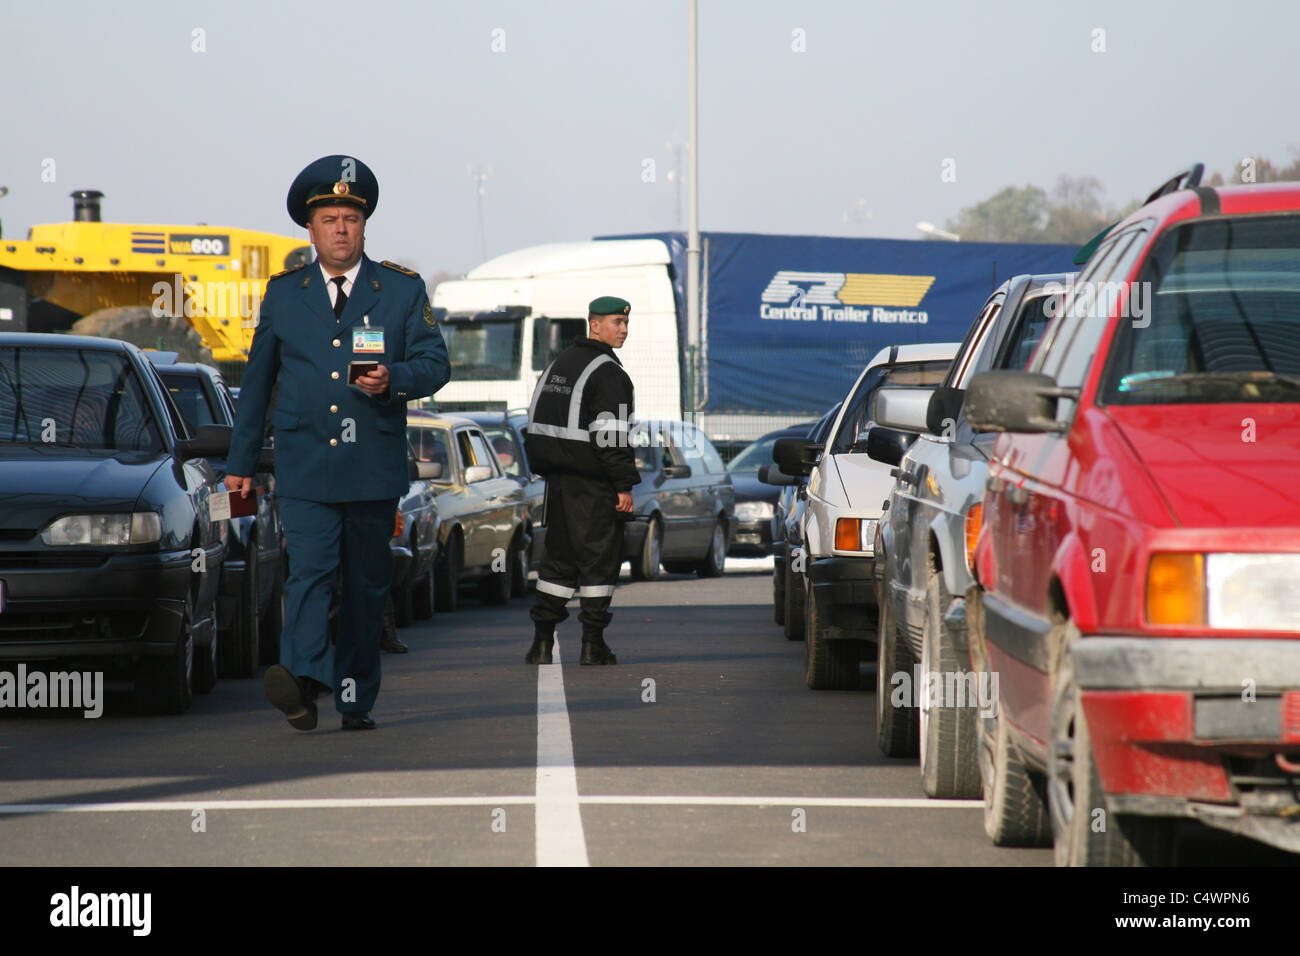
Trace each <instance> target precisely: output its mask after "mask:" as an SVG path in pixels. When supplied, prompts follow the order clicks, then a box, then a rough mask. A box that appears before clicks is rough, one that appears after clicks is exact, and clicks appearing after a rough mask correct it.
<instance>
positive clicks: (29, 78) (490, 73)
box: [0, 0, 1300, 275]
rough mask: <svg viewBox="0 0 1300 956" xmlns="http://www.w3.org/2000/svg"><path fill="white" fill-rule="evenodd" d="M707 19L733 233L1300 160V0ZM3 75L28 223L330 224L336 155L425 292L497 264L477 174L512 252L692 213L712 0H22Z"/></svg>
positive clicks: (376, 248) (7, 219) (875, 232)
mask: <svg viewBox="0 0 1300 956" xmlns="http://www.w3.org/2000/svg"><path fill="white" fill-rule="evenodd" d="M699 6H700V17H699V38H700V39H699V44H700V47H699V48H700V195H701V200H700V214H701V226H702V228H704V229H706V230H710V229H713V230H737V231H754V232H781V233H809V234H824V235H870V236H885V237H896V238H899V237H901V238H913V237H916V236H918V235H919V233H918V232H917V231H916V228H915V223H916V222H917V221H918V220H929V221H932V222H935V223H938V224H940V225H942V224H943V222H944V221H945V220H947V219H948V218H949V217H951V216H952V215H954V214H955V213H956V212H957V211H958V210H959V209H960V208H962V207H963V206H966V205H969V204H971V203H973V202H977V201H979V200H981V199H984V198H986V197H988V196H989V195H991V194H992V193H994V192H996V191H997V190H999V189H1001V188H1002V187H1004V186H1007V185H1025V184H1028V183H1036V184H1038V185H1041V186H1044V187H1050V186H1051V185H1052V184H1053V182H1054V181H1055V180H1056V177H1057V176H1058V175H1060V174H1062V173H1068V174H1071V175H1093V176H1096V177H1097V178H1098V179H1100V180H1101V182H1102V184H1103V186H1104V187H1105V189H1106V195H1107V199H1108V201H1110V202H1111V203H1112V204H1114V205H1115V206H1119V205H1122V204H1123V203H1125V202H1127V201H1128V200H1129V199H1131V198H1134V197H1137V196H1139V195H1144V194H1145V193H1146V192H1148V191H1150V189H1152V188H1154V186H1155V185H1157V184H1158V183H1159V182H1160V181H1161V180H1163V179H1164V178H1166V177H1167V176H1168V175H1170V174H1171V173H1172V172H1174V171H1175V170H1177V169H1181V168H1184V167H1186V166H1187V165H1189V164H1190V163H1192V162H1195V161H1198V160H1199V161H1203V162H1205V163H1206V165H1207V168H1208V169H1209V170H1223V171H1225V172H1228V171H1230V170H1231V168H1232V167H1233V166H1234V164H1236V163H1238V162H1239V161H1240V160H1241V159H1242V158H1243V157H1245V156H1251V155H1255V156H1259V155H1262V156H1267V157H1269V158H1271V159H1272V160H1273V161H1274V162H1285V161H1288V160H1289V159H1290V158H1291V157H1292V155H1293V148H1295V147H1300V128H1297V126H1296V123H1295V119H1296V117H1297V115H1300V113H1298V112H1297V111H1298V110H1300V105H1298V104H1300V96H1297V92H1300V71H1297V69H1296V54H1295V50H1294V45H1295V37H1296V36H1297V33H1298V30H1297V28H1298V27H1300V3H1296V2H1294V0H1291V2H1281V0H1279V2H1257V3H1247V2H1243V3H1239V4H1236V5H1232V4H1229V3H1225V2H1223V0H1214V2H1199V0H1176V2H1115V3H1111V2H1092V0H1089V2H1076V3H1063V4H1051V3H1046V2H1023V3H1019V2H1009V0H989V2H985V3H964V2H934V3H916V2H913V3H898V2H888V3H881V2H847V0H841V2H832V0H808V2H798V3H781V2H741V0H700V4H699ZM1098 30H1101V31H1104V34H1099V33H1097V32H1095V31H1098ZM196 31H201V32H199V33H196ZM1099 40H1100V41H1101V42H1102V43H1104V47H1105V50H1104V52H1094V50H1093V48H1094V46H1097V45H1099ZM801 45H802V46H803V47H804V49H803V51H802V52H798V51H797V50H796V47H799V46H801ZM196 46H201V47H202V48H203V49H202V51H201V52H196V50H195V47H196ZM494 46H495V47H496V49H495V50H494ZM0 62H2V63H3V64H4V73H5V76H6V79H7V84H6V86H7V88H8V89H9V94H8V95H7V96H6V98H5V110H4V113H5V123H4V126H5V131H4V134H3V136H0V185H6V186H8V187H9V190H10V194H9V196H8V197H6V198H4V199H0V219H2V220H3V223H4V230H5V235H6V236H17V237H21V236H23V235H24V234H25V233H26V230H27V228H28V227H29V226H30V225H32V224H34V223H40V222H54V221H59V220H63V219H67V218H69V217H70V215H71V208H72V203H71V200H70V199H69V198H68V193H69V192H70V191H71V190H73V189H78V188H97V189H101V190H103V191H104V192H105V193H106V194H107V197H106V199H105V201H104V213H105V218H106V219H111V220H115V221H132V222H146V223H148V222H153V223H176V224H184V223H192V222H200V221H201V222H208V223H211V224H214V225H218V224H220V225H231V226H241V227H246V228H255V229H265V230H269V231H275V232H280V233H284V234H287V235H301V236H303V237H304V238H305V232H304V231H303V230H299V229H298V228H297V227H296V226H294V225H293V223H292V222H291V221H290V220H289V218H288V215H287V214H286V212H285V209H284V196H285V192H286V191H287V189H288V186H289V183H290V181H291V180H292V179H293V177H294V175H295V174H296V173H297V172H298V170H299V169H301V168H302V167H303V166H305V165H306V164H307V163H308V162H310V161H311V160H313V159H315V158H317V157H318V156H322V155H326V154H329V153H348V154H353V155H356V156H358V157H359V158H361V159H362V160H363V161H365V162H366V163H368V164H369V165H370V166H371V167H372V168H373V169H374V170H375V173H376V175H377V176H378V178H379V182H380V201H379V205H378V208H377V211H376V212H375V215H374V218H373V219H372V220H371V221H370V224H369V226H368V228H367V233H368V235H367V251H368V252H369V253H370V254H371V255H372V256H374V257H375V258H390V259H396V260H398V261H400V262H403V263H405V264H407V265H409V266H411V267H413V268H416V269H419V270H420V271H422V272H424V273H425V274H426V275H432V274H433V273H435V272H438V271H444V270H445V271H449V272H463V271H464V270H466V269H468V268H471V267H472V266H474V265H475V264H477V263H478V262H479V261H481V259H482V258H483V257H482V255H481V251H480V250H481V245H480V232H479V217H478V212H477V204H476V198H475V191H474V190H475V186H474V183H473V181H472V180H471V178H470V175H469V169H470V167H471V165H477V166H479V167H482V168H485V169H488V170H489V172H488V176H487V180H486V184H485V193H484V196H483V212H484V224H485V230H486V243H487V251H488V254H489V255H495V254H498V253H502V252H507V251H510V250H512V249H516V248H519V247H522V246H526V245H531V244H533V243H539V242H551V241H559V240H570V239H585V238H590V237H591V236H593V235H599V234H605V233H617V232H633V231H648V230H660V229H671V228H673V227H674V226H675V225H676V224H677V223H679V222H680V224H681V226H682V227H683V228H684V226H685V222H686V213H685V209H684V206H683V208H682V210H681V211H680V213H679V212H677V210H676V208H675V200H676V196H677V187H676V185H675V184H674V183H673V182H672V181H670V177H669V173H670V172H671V171H672V170H673V169H674V166H675V163H676V161H675V158H674V153H673V151H672V149H671V148H670V146H669V144H670V143H674V144H683V145H684V144H685V142H686V134H687V4H686V2H685V0H658V2H651V0H641V2H603V3H601V2H579V0H549V2H544V3H543V2H540V0H534V2H515V3H506V2H493V0H488V2H472V3H471V2H462V0H457V2H427V3H415V2H390V0H372V2H368V3H357V2H354V0H349V2H332V0H317V2H311V3H302V2H297V0H288V2H277V0H263V2H259V3H251V2H243V0H222V2H218V3H199V2H194V3H190V2H183V0H182V2H152V3H150V2H131V0H119V2H114V3H99V2H96V3H91V2H76V3H73V2H64V0H45V2H39V3H32V2H18V0H3V6H2V8H0ZM48 159H53V160H54V167H53V168H54V171H55V181H54V182H52V183H50V182H43V181H42V175H41V174H42V169H43V168H48V164H47V165H45V166H43V163H44V162H45V160H48ZM947 159H951V160H954V161H955V163H954V166H953V168H954V169H955V173H956V181H955V182H944V181H942V179H941V173H942V171H943V168H944V167H943V164H944V161H945V160H947ZM646 160H653V161H654V164H655V168H654V170H653V173H654V181H653V182H647V181H645V180H646V178H647V174H648V165H647V163H646ZM682 195H683V200H684V196H685V190H683V191H682Z"/></svg>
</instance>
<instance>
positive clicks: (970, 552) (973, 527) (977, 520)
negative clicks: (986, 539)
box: [966, 501, 984, 576]
mask: <svg viewBox="0 0 1300 956" xmlns="http://www.w3.org/2000/svg"><path fill="white" fill-rule="evenodd" d="M983 524H984V505H983V504H981V503H980V502H978V501H977V502H975V504H973V505H971V506H970V511H967V512H966V570H967V571H969V572H970V573H971V575H972V576H973V575H974V574H975V542H976V541H978V540H979V537H980V527H981V526H982V525H983Z"/></svg>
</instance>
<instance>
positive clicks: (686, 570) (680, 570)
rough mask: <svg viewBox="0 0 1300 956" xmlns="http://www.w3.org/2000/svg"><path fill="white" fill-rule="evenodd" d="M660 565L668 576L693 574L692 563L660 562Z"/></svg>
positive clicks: (693, 567) (693, 563)
mask: <svg viewBox="0 0 1300 956" xmlns="http://www.w3.org/2000/svg"><path fill="white" fill-rule="evenodd" d="M660 565H661V566H662V567H663V569H664V570H665V571H667V572H668V573H669V574H694V573H695V562H694V561H667V560H665V561H661V562H660Z"/></svg>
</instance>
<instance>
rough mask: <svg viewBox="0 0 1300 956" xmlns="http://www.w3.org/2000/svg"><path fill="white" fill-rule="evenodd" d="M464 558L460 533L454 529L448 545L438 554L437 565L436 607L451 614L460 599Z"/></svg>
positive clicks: (448, 539) (435, 574)
mask: <svg viewBox="0 0 1300 956" xmlns="http://www.w3.org/2000/svg"><path fill="white" fill-rule="evenodd" d="M463 562H464V558H463V557H462V553H461V543H460V534H459V533H458V532H456V531H452V532H451V533H450V534H449V535H447V545H446V547H444V548H443V549H442V551H441V553H440V554H439V555H438V563H437V564H436V565H435V572H434V576H435V579H436V580H435V593H434V607H435V608H437V610H439V611H442V612H443V613H446V614H450V613H453V612H454V611H455V610H456V607H457V604H458V603H459V600H460V591H459V589H460V572H461V566H462V563H463Z"/></svg>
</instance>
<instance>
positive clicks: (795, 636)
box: [783, 548, 807, 641]
mask: <svg viewBox="0 0 1300 956" xmlns="http://www.w3.org/2000/svg"><path fill="white" fill-rule="evenodd" d="M793 553H794V554H795V555H796V556H802V554H803V552H802V551H800V550H799V549H797V548H796V549H794V552H793ZM799 559H800V558H799V557H796V560H799ZM790 564H791V561H790V559H789V558H787V559H786V562H785V624H784V625H783V629H784V631H785V639H786V640H787V641H802V640H803V639H804V628H803V624H804V621H803V617H804V604H805V602H806V599H807V591H806V589H805V588H806V585H805V584H804V579H803V575H802V574H801V573H800V572H798V571H794V570H791V568H790Z"/></svg>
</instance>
